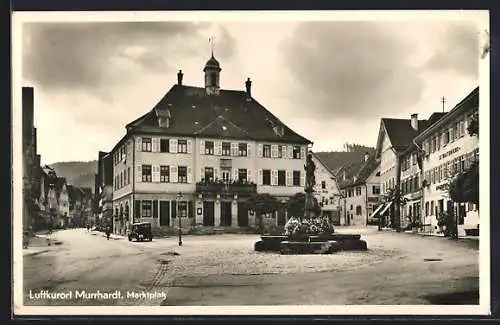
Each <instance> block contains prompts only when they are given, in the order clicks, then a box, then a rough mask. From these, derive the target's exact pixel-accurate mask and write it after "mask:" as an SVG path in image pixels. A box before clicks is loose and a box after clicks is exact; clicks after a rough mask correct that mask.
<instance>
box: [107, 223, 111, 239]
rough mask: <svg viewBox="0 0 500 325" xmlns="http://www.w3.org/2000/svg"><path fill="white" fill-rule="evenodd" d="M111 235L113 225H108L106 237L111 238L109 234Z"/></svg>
mask: <svg viewBox="0 0 500 325" xmlns="http://www.w3.org/2000/svg"><path fill="white" fill-rule="evenodd" d="M110 235H111V227H110V226H107V227H106V238H107V239H108V240H109V236H110Z"/></svg>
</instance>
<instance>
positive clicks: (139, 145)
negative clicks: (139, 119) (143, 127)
mask: <svg viewBox="0 0 500 325" xmlns="http://www.w3.org/2000/svg"><path fill="white" fill-rule="evenodd" d="M135 150H136V151H141V150H142V138H141V137H137V140H136V145H135Z"/></svg>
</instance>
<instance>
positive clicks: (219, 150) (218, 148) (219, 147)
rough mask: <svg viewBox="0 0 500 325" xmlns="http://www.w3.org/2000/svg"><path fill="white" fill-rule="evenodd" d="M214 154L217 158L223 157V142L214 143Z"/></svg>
mask: <svg viewBox="0 0 500 325" xmlns="http://www.w3.org/2000/svg"><path fill="white" fill-rule="evenodd" d="M214 147H215V148H214V151H215V152H214V153H215V155H216V156H220V155H222V142H221V141H215V143H214Z"/></svg>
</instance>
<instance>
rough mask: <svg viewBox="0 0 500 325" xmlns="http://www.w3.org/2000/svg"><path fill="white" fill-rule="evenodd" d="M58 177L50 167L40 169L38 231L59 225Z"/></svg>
mask: <svg viewBox="0 0 500 325" xmlns="http://www.w3.org/2000/svg"><path fill="white" fill-rule="evenodd" d="M56 180H57V175H56V173H55V171H54V170H53V169H51V168H50V167H48V166H44V167H40V191H39V193H40V196H39V199H38V210H39V215H38V220H37V228H38V229H47V228H49V225H52V227H54V226H56V225H57V224H59V218H60V215H59V202H58V195H57V191H56V186H55V185H56Z"/></svg>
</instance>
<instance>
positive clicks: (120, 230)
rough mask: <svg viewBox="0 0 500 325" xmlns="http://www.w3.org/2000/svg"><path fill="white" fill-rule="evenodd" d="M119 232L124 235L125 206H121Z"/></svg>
mask: <svg viewBox="0 0 500 325" xmlns="http://www.w3.org/2000/svg"><path fill="white" fill-rule="evenodd" d="M118 232H119V233H120V234H122V233H123V205H121V204H120V215H119V217H118Z"/></svg>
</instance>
